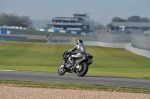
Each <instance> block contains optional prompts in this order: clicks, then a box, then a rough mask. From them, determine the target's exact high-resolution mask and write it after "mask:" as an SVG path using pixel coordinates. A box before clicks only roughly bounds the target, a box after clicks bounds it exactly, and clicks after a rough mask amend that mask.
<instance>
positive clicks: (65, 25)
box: [48, 13, 91, 33]
mask: <svg viewBox="0 0 150 99" xmlns="http://www.w3.org/2000/svg"><path fill="white" fill-rule="evenodd" d="M89 18H90V17H89V16H88V15H87V14H86V13H85V14H74V16H73V17H55V18H53V19H52V22H50V23H49V24H48V25H49V29H52V30H65V31H76V32H85V33H88V32H90V31H91V30H90V24H89V21H88V20H89Z"/></svg>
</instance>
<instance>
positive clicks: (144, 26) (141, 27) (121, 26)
mask: <svg viewBox="0 0 150 99" xmlns="http://www.w3.org/2000/svg"><path fill="white" fill-rule="evenodd" d="M111 29H112V30H113V31H135V30H138V31H147V30H150V22H112V23H111Z"/></svg>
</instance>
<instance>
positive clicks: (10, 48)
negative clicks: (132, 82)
mask: <svg viewBox="0 0 150 99" xmlns="http://www.w3.org/2000/svg"><path fill="white" fill-rule="evenodd" d="M72 47H74V45H63V44H47V43H39V42H10V41H3V42H0V69H9V70H26V71H38V72H52V73H56V72H57V68H58V66H59V65H60V63H61V62H62V54H63V52H64V51H65V50H67V49H70V48H72ZM86 48H87V52H88V53H90V54H91V55H93V56H94V58H93V61H94V62H93V64H92V65H90V67H89V71H88V73H87V75H99V76H118V77H135V78H150V59H149V58H146V57H143V56H140V55H136V54H133V53H131V52H129V51H127V50H125V49H118V48H104V47H99V46H86Z"/></svg>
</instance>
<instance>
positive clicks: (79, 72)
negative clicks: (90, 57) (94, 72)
mask: <svg viewBox="0 0 150 99" xmlns="http://www.w3.org/2000/svg"><path fill="white" fill-rule="evenodd" d="M79 65H80V66H81V68H80V69H76V74H77V75H78V76H79V77H83V76H84V75H85V74H86V73H87V72H88V68H89V67H88V65H87V63H84V62H83V63H81V64H79Z"/></svg>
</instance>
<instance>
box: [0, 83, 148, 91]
mask: <svg viewBox="0 0 150 99" xmlns="http://www.w3.org/2000/svg"><path fill="white" fill-rule="evenodd" d="M0 84H5V85H6V84H11V85H12V86H23V87H37V88H41V87H42V88H59V89H66V88H67V89H83V90H99V91H118V92H134V93H148V94H149V93H150V89H142V88H127V87H126V88H123V87H112V86H95V85H85V84H73V83H68V84H67V83H52V82H29V81H9V80H0Z"/></svg>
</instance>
